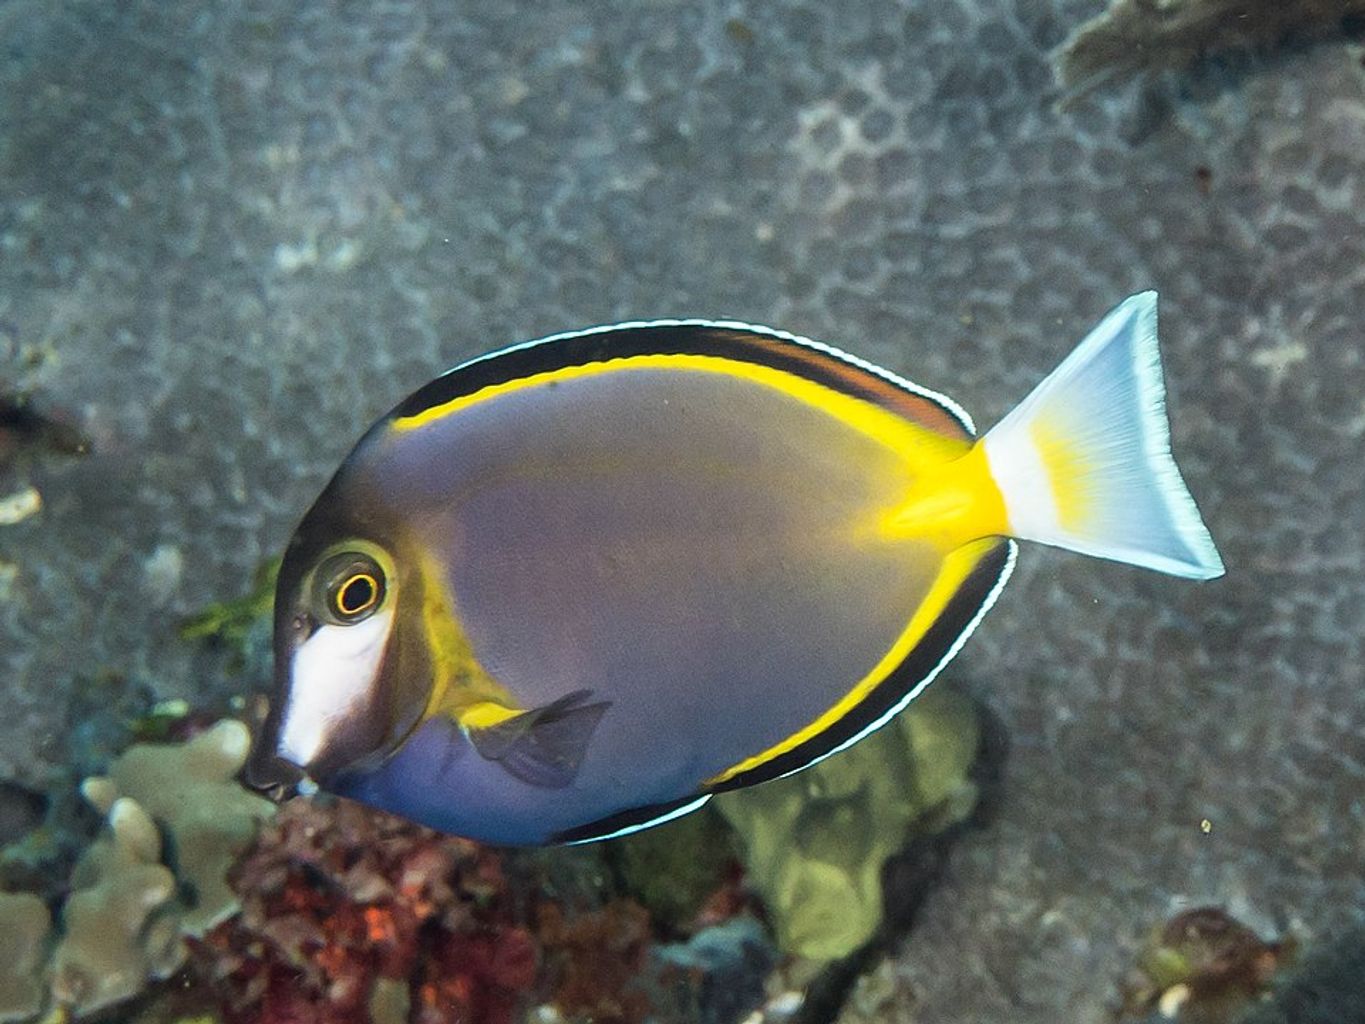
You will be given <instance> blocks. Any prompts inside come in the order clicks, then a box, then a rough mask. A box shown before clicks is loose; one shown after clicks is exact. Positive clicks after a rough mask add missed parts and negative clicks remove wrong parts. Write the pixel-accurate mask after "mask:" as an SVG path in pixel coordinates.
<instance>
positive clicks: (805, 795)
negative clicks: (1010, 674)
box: [712, 687, 979, 960]
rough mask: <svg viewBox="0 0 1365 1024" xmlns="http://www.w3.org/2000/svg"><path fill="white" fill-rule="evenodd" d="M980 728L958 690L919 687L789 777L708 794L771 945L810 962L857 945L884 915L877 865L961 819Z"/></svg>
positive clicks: (966, 810) (969, 798)
mask: <svg viewBox="0 0 1365 1024" xmlns="http://www.w3.org/2000/svg"><path fill="white" fill-rule="evenodd" d="M978 739H979V730H978V724H977V718H976V712H975V709H974V708H973V706H972V703H971V701H970V700H968V699H967V698H965V697H963V696H961V695H959V694H957V693H954V692H953V691H952V690H950V689H947V688H944V687H936V688H934V689H931V690H929V691H927V692H926V693H925V694H924V695H923V696H921V697H920V698H919V699H918V700H916V701H915V703H914V704H912V705H911V706H910V708H909V709H908V710H907V711H905V712H904V713H902V714H901V715H899V716H898V717H897V718H896V719H895V721H893V722H892V723H890V724H888V725H887V726H885V727H884V728H882V729H881V730H879V731H878V732H876V733H874V734H873V735H872V736H870V737H868V738H867V739H865V740H863V741H862V742H861V743H857V744H855V745H854V746H852V747H850V748H849V749H848V750H846V751H843V752H842V753H840V754H837V755H835V756H834V757H831V758H829V759H828V760H826V761H824V762H821V763H820V764H818V765H816V766H814V767H813V768H809V769H807V770H806V771H804V772H800V773H799V774H797V775H794V776H792V777H791V778H788V779H779V780H776V781H774V782H769V783H766V784H764V785H762V786H757V787H754V788H753V789H747V790H740V791H738V792H735V793H726V794H723V795H721V796H718V797H716V799H715V800H713V801H712V806H714V807H715V808H716V809H717V810H719V811H720V813H721V814H722V815H723V816H724V817H725V819H726V820H727V821H729V823H730V824H731V825H732V826H733V827H734V829H735V831H736V832H738V833H739V835H740V837H741V846H742V859H743V861H744V864H745V868H746V870H747V873H748V879H749V881H750V882H751V883H752V884H753V885H754V886H756V888H757V889H758V891H759V894H760V895H761V896H762V898H763V902H764V904H765V906H766V907H767V908H768V912H769V914H770V915H771V917H772V920H773V923H774V926H775V929H776V932H777V941H778V945H779V947H780V948H782V949H783V950H784V951H786V952H788V953H795V954H798V955H800V956H804V957H809V958H811V959H816V960H825V959H832V958H835V957H840V956H844V955H846V954H848V953H851V952H852V951H853V950H855V949H857V948H858V947H860V946H861V945H863V943H865V942H867V941H868V940H869V939H870V938H871V937H872V936H873V934H874V933H875V932H876V929H877V927H878V925H879V924H880V922H881V918H882V885H881V871H882V864H883V863H884V862H885V861H886V859H887V858H888V857H890V856H891V855H892V854H893V853H896V852H897V851H898V850H900V849H901V848H902V847H903V846H904V844H905V842H906V841H907V839H908V838H909V837H910V835H911V834H913V833H919V834H930V833H933V832H936V831H939V830H941V829H943V828H945V827H947V826H948V825H951V824H955V823H957V822H960V821H962V820H964V819H965V818H966V817H967V816H968V815H969V814H970V812H971V810H972V808H973V806H974V805H975V802H976V787H975V785H974V784H973V783H972V782H971V780H970V779H969V777H968V771H969V769H970V768H971V766H972V763H973V762H974V760H975V758H976V752H977V746H978Z"/></svg>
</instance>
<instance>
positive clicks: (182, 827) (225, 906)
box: [84, 720, 275, 935]
mask: <svg viewBox="0 0 1365 1024" xmlns="http://www.w3.org/2000/svg"><path fill="white" fill-rule="evenodd" d="M250 749H251V737H250V735H249V734H248V732H247V730H246V727H245V726H244V725H242V724H241V723H240V722H236V721H232V720H225V721H222V722H219V723H218V724H217V725H215V726H213V727H212V728H211V729H208V730H206V731H205V732H203V733H200V734H199V735H198V736H194V737H192V738H191V739H190V740H188V741H187V742H185V743H183V744H170V743H139V744H135V745H134V746H132V747H130V748H129V749H128V750H127V752H126V753H124V754H123V755H122V756H120V757H119V758H118V759H117V760H115V761H114V763H113V765H111V766H110V769H109V774H108V775H107V776H104V777H97V778H92V779H88V780H87V781H86V784H85V786H84V792H85V794H86V797H87V799H89V800H90V802H91V803H92V804H94V805H95V807H96V808H98V809H100V810H103V811H107V810H108V809H109V808H110V807H111V806H112V805H113V803H114V801H115V800H117V799H118V798H119V797H131V798H132V799H134V800H136V801H137V802H138V804H140V805H141V806H142V807H143V808H144V809H145V810H146V811H147V813H148V814H150V815H151V817H152V818H153V819H154V820H155V821H156V822H157V823H158V824H159V825H160V826H161V827H162V828H163V829H165V831H166V836H167V840H168V845H169V851H168V852H169V854H170V857H171V858H172V860H173V866H174V867H175V870H176V877H177V879H178V880H179V882H180V884H181V886H182V888H185V889H188V891H189V893H190V897H191V900H190V905H189V906H188V907H186V909H185V912H184V914H183V916H182V919H181V927H182V930H183V931H184V932H185V933H186V934H188V935H201V934H203V933H204V932H205V931H207V930H208V929H209V928H211V927H213V926H214V925H215V924H217V923H218V922H219V921H221V920H223V919H224V918H226V917H227V916H228V915H230V914H231V913H232V912H233V911H234V910H235V909H236V907H237V901H236V897H235V896H234V895H233V893H232V891H231V889H229V888H228V885H227V880H226V879H227V872H228V868H230V867H231V866H232V863H233V862H234V861H235V860H236V858H237V857H238V855H239V854H241V852H242V851H243V850H244V849H246V847H247V845H248V844H249V843H250V842H251V839H252V837H253V836H254V835H255V833H256V830H257V828H258V827H259V825H260V823H261V822H262V821H264V820H265V819H266V818H268V817H270V815H271V814H273V813H274V810H275V808H274V805H273V804H271V803H270V802H269V801H268V800H265V799H262V798H261V797H259V796H256V795H255V794H253V793H250V792H248V791H247V790H245V789H243V788H242V786H241V785H239V784H238V783H237V782H236V781H235V778H236V775H237V773H238V772H239V771H240V770H241V768H242V765H243V764H244V763H245V761H246V757H247V754H248V753H249V752H250Z"/></svg>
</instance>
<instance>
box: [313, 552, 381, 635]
mask: <svg viewBox="0 0 1365 1024" xmlns="http://www.w3.org/2000/svg"><path fill="white" fill-rule="evenodd" d="M316 587H317V589H316V591H315V594H316V595H317V596H316V598H315V600H316V601H317V604H318V606H319V607H318V613H319V614H320V615H321V617H322V618H323V619H324V620H325V621H327V622H331V623H334V624H335V625H338V626H349V625H352V624H354V623H357V622H360V621H362V620H363V619H367V618H369V617H370V616H371V615H373V614H374V613H375V612H376V611H377V610H378V609H379V607H380V606H381V605H382V604H383V603H384V598H385V597H386V595H387V589H388V580H387V578H386V576H385V573H384V570H383V568H382V567H381V566H380V564H379V563H378V562H377V561H376V560H375V559H374V558H372V557H371V556H370V555H368V554H366V553H365V552H363V551H343V552H341V553H339V554H336V555H333V556H332V557H331V558H328V559H327V560H325V561H324V562H323V563H322V565H320V566H319V567H318V570H317V583H316Z"/></svg>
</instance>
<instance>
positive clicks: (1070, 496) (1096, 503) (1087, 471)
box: [983, 292, 1223, 579]
mask: <svg viewBox="0 0 1365 1024" xmlns="http://www.w3.org/2000/svg"><path fill="white" fill-rule="evenodd" d="M983 443H984V445H985V449H986V456H987V458H988V459H989V461H990V466H991V475H992V476H993V477H994V478H995V482H996V484H997V485H998V486H999V488H1000V493H1001V494H1002V495H1003V497H1004V500H1005V512H1006V514H1007V515H1008V517H1009V522H1010V533H1011V534H1012V535H1014V536H1016V537H1020V538H1023V539H1027V540H1035V541H1041V542H1042V543H1044V544H1055V545H1057V546H1058V547H1063V548H1069V549H1071V550H1072V551H1080V552H1082V553H1084V554H1087V555H1096V556H1098V557H1100V558H1112V559H1116V560H1118V561H1120V562H1130V563H1132V564H1133V565H1141V566H1145V567H1146V568H1149V569H1157V570H1159V571H1161V572H1168V573H1172V574H1174V575H1176V576H1188V577H1191V578H1193V579H1213V578H1214V577H1215V576H1221V575H1222V574H1223V562H1222V559H1220V558H1219V557H1218V551H1217V549H1216V548H1215V547H1214V545H1213V539H1212V538H1211V537H1210V536H1209V531H1208V530H1207V529H1206V528H1205V526H1204V523H1203V521H1202V520H1201V519H1200V518H1199V510H1198V509H1197V508H1195V505H1194V499H1193V498H1192V497H1190V492H1189V491H1188V490H1187V489H1186V487H1185V481H1184V480H1182V479H1181V478H1180V471H1179V470H1178V469H1177V468H1176V465H1175V460H1174V459H1173V458H1172V457H1171V436H1170V428H1169V426H1168V425H1167V422H1166V395H1165V389H1164V388H1163V386H1162V383H1161V360H1160V357H1159V355H1158V353H1157V344H1156V292H1143V293H1142V294H1141V295H1134V296H1133V297H1132V298H1130V299H1128V300H1126V301H1125V302H1123V303H1122V304H1121V305H1119V306H1118V307H1117V308H1116V309H1114V310H1113V311H1112V312H1111V313H1110V314H1109V315H1108V316H1106V317H1105V318H1104V320H1103V321H1101V322H1100V325H1099V326H1098V327H1096V328H1095V329H1094V330H1093V331H1091V332H1090V334H1089V335H1088V336H1087V337H1086V339H1085V340H1084V341H1082V342H1081V343H1080V345H1078V346H1077V347H1076V351H1074V352H1072V353H1071V355H1070V356H1068V357H1067V359H1066V361H1065V362H1063V363H1062V365H1061V366H1059V367H1058V368H1057V369H1056V370H1054V371H1053V372H1052V374H1051V375H1050V376H1048V377H1047V378H1046V379H1045V380H1044V381H1043V382H1042V383H1041V384H1039V385H1038V386H1037V387H1036V388H1034V390H1033V393H1032V394H1030V395H1029V396H1028V397H1027V398H1026V399H1024V400H1023V401H1022V402H1021V403H1020V404H1019V405H1018V406H1017V407H1016V408H1015V409H1014V411H1013V412H1011V413H1010V414H1009V415H1008V416H1006V417H1005V418H1004V419H1003V420H1001V421H1000V423H998V424H997V425H996V426H995V428H994V429H993V430H991V431H990V432H989V433H988V434H987V435H986V437H985V439H984V442H983Z"/></svg>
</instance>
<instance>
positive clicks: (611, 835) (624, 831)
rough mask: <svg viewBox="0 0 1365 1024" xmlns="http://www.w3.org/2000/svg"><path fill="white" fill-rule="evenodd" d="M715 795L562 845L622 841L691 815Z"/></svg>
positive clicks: (706, 795)
mask: <svg viewBox="0 0 1365 1024" xmlns="http://www.w3.org/2000/svg"><path fill="white" fill-rule="evenodd" d="M714 795H715V794H714V793H703V794H702V795H701V796H699V797H697V799H695V800H693V801H692V802H691V803H686V804H683V805H682V806H681V807H675V808H673V810H671V811H669V812H668V813H667V814H661V815H659V816H658V817H657V818H650V819H649V820H648V821H641V822H637V823H636V824H634V825H627V826H626V827H625V828H618V829H617V830H616V831H615V832H605V833H603V834H602V835H600V836H588V837H587V838H586V839H572V840H570V841H569V842H567V843H563V844H561V845H563V846H582V845H584V844H585V843H600V842H602V841H603V840H604V839H620V838H621V837H622V836H628V835H630V834H631V833H632V832H639V831H640V830H642V829H646V828H652V827H653V826H655V825H662V824H663V823H664V822H666V821H672V820H673V819H674V818H681V817H682V816H683V815H684V814H691V813H692V812H693V811H695V810H696V809H697V808H699V807H701V806H702V804H704V803H706V801H708V800H710V799H711V797H712V796H714Z"/></svg>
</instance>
